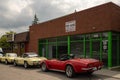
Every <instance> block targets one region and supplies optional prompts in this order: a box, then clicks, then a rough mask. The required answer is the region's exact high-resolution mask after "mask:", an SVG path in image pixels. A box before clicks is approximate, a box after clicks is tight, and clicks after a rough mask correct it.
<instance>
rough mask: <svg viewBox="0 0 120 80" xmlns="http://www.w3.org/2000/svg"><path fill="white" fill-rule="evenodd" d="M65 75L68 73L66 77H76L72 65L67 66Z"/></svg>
mask: <svg viewBox="0 0 120 80" xmlns="http://www.w3.org/2000/svg"><path fill="white" fill-rule="evenodd" d="M65 73H66V76H67V77H69V78H71V77H74V75H75V72H74V69H73V67H72V66H71V65H68V66H66V70H65Z"/></svg>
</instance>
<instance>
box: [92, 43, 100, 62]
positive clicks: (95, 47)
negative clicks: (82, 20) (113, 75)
mask: <svg viewBox="0 0 120 80" xmlns="http://www.w3.org/2000/svg"><path fill="white" fill-rule="evenodd" d="M92 57H93V58H95V59H99V60H100V41H93V42H92Z"/></svg>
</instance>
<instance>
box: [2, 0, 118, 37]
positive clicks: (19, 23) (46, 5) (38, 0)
mask: <svg viewBox="0 0 120 80" xmlns="http://www.w3.org/2000/svg"><path fill="white" fill-rule="evenodd" d="M106 2H113V3H115V4H117V5H120V0H0V36H1V35H3V34H4V33H5V32H9V31H14V32H16V33H20V32H24V31H27V30H28V29H29V26H30V25H31V24H32V21H33V19H34V14H35V13H36V15H37V17H38V18H39V22H45V21H47V20H51V19H54V18H57V17H60V16H64V15H67V14H71V13H73V12H74V11H75V10H77V11H81V10H84V9H87V8H90V7H93V6H96V5H100V4H103V3H106Z"/></svg>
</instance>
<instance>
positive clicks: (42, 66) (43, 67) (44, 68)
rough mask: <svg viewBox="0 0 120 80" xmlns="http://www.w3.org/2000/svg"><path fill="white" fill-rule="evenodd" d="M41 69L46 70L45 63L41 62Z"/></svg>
mask: <svg viewBox="0 0 120 80" xmlns="http://www.w3.org/2000/svg"><path fill="white" fill-rule="evenodd" d="M41 70H42V71H43V72H46V71H48V69H47V66H46V64H45V63H42V65H41Z"/></svg>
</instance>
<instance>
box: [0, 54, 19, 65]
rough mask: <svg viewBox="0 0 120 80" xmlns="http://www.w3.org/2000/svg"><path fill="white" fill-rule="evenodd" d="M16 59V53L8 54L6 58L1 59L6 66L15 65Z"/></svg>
mask: <svg viewBox="0 0 120 80" xmlns="http://www.w3.org/2000/svg"><path fill="white" fill-rule="evenodd" d="M15 57H17V54H16V53H6V54H5V56H3V57H1V62H4V63H5V64H8V63H13V61H14V58H15Z"/></svg>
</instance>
